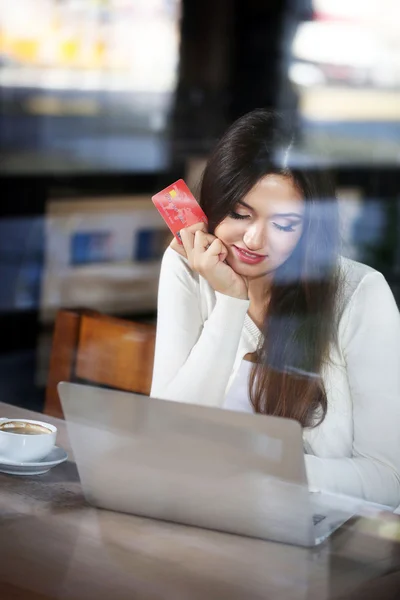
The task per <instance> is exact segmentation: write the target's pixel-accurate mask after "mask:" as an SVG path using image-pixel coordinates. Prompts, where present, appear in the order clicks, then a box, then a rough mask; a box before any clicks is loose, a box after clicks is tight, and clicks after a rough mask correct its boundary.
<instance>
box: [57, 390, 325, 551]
mask: <svg viewBox="0 0 400 600" xmlns="http://www.w3.org/2000/svg"><path fill="white" fill-rule="evenodd" d="M58 390H59V395H60V399H61V403H62V407H63V410H64V414H65V417H66V422H67V429H68V433H69V437H70V442H71V446H72V450H73V453H74V456H75V459H76V463H77V466H78V471H79V474H80V478H81V482H82V487H83V491H84V493H85V496H86V498H87V499H88V501H89V502H91V503H92V504H94V505H96V506H99V507H103V508H108V509H111V510H117V511H122V512H128V513H133V514H137V515H142V516H148V517H153V518H159V519H165V520H171V521H176V522H180V523H186V524H190V525H198V526H201V527H206V528H211V529H219V530H222V531H229V532H232V533H238V534H244V535H250V536H254V537H261V538H265V539H276V540H279V541H285V542H290V543H298V544H301V545H312V544H313V543H315V537H314V534H313V531H312V519H311V508H310V503H309V493H308V486H307V478H306V472H305V464H304V456H303V446H302V432H301V427H300V425H299V424H298V423H297V422H295V421H292V420H289V419H280V418H276V417H266V416H263V415H253V414H244V413H238V412H232V411H228V410H221V409H218V408H210V407H202V406H196V405H192V404H182V403H177V402H170V401H165V400H158V399H154V398H147V397H144V396H138V395H135V394H131V393H126V392H119V391H114V390H108V389H101V388H96V387H92V386H86V385H80V384H71V383H65V382H63V383H60V384H59V386H58Z"/></svg>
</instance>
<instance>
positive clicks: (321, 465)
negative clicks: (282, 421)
mask: <svg viewBox="0 0 400 600" xmlns="http://www.w3.org/2000/svg"><path fill="white" fill-rule="evenodd" d="M345 313H347V315H343V317H342V321H343V320H344V321H345V323H346V324H345V327H344V329H343V331H342V334H340V337H341V338H342V350H343V353H344V356H345V359H346V364H347V376H348V381H349V385H350V391H351V397H352V403H353V421H354V432H353V452H352V457H351V458H350V457H349V458H343V459H337V458H333V459H329V458H328V459H327V458H318V457H316V456H312V455H306V467H307V475H308V480H309V484H310V486H311V487H312V488H319V489H325V490H329V491H332V492H337V493H341V494H346V495H349V496H356V497H361V498H364V499H366V500H369V501H372V502H378V503H381V504H387V505H389V506H397V505H398V504H399V503H400V314H399V311H398V308H397V306H396V303H395V300H394V298H393V295H392V292H391V290H390V288H389V286H388V284H387V282H386V280H385V279H384V277H383V276H382V275H381V274H380V273H378V272H374V273H370V274H368V275H367V276H366V277H364V279H363V280H362V282H361V283H360V284H359V286H358V288H357V290H356V291H355V293H354V295H353V298H352V300H351V301H350V303H349V306H348V307H347V308H346V310H345ZM344 317H346V318H344ZM339 331H340V329H339Z"/></svg>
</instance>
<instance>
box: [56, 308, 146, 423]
mask: <svg viewBox="0 0 400 600" xmlns="http://www.w3.org/2000/svg"><path fill="white" fill-rule="evenodd" d="M154 345H155V325H147V324H144V323H134V322H131V321H126V320H124V319H117V318H114V317H109V316H106V315H103V314H101V313H98V312H95V311H90V310H80V311H75V310H59V311H58V313H57V317H56V322H55V328H54V334H53V345H52V350H51V358H50V370H49V377H48V382H47V388H46V401H45V407H44V412H45V413H46V414H48V415H52V416H55V417H63V412H62V408H61V404H60V400H59V397H58V393H57V384H58V383H59V382H60V381H74V382H81V383H92V384H94V385H103V386H107V387H111V388H115V389H118V390H125V391H129V392H136V393H139V394H146V395H149V393H150V386H151V378H152V373H153V361H154Z"/></svg>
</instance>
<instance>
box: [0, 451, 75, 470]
mask: <svg viewBox="0 0 400 600" xmlns="http://www.w3.org/2000/svg"><path fill="white" fill-rule="evenodd" d="M67 458H68V454H67V453H66V452H65V450H63V448H59V447H58V446H54V448H53V450H52V451H51V452H50V454H48V455H47V456H45V457H44V458H42V459H41V460H38V461H32V462H13V461H11V460H8V459H7V458H4V457H1V456H0V473H7V475H42V474H43V473H47V471H50V469H52V468H53V467H55V466H56V465H59V464H60V463H62V462H64V461H65V460H67Z"/></svg>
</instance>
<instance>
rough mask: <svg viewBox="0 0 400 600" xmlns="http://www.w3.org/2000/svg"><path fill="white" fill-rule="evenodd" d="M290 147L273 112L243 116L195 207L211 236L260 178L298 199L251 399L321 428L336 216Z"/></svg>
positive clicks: (320, 174)
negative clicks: (298, 219)
mask: <svg viewBox="0 0 400 600" xmlns="http://www.w3.org/2000/svg"><path fill="white" fill-rule="evenodd" d="M285 131H286V133H283V132H285ZM295 150H296V141H295V138H294V136H293V135H291V134H290V133H288V132H287V128H285V127H284V124H283V120H282V118H281V117H280V116H279V115H277V114H276V113H272V112H269V111H265V110H261V109H259V110H255V111H252V112H251V113H248V114H247V115H245V116H243V117H241V118H240V119H238V120H237V121H236V122H235V123H234V124H233V125H232V126H231V127H230V128H229V129H228V131H227V132H226V133H225V135H224V136H223V137H222V138H221V140H220V141H219V143H218V144H217V145H216V147H215V149H214V151H213V152H212V154H211V156H210V157H209V160H208V162H207V166H206V168H205V171H204V174H203V179H202V182H201V189H200V204H201V206H202V208H203V210H204V212H205V213H206V215H207V217H208V219H209V231H210V232H211V233H213V232H214V230H215V228H216V226H217V225H218V224H219V223H220V222H221V221H222V220H223V219H224V218H225V217H226V216H227V215H228V213H229V212H230V211H231V210H234V208H235V206H236V204H237V202H238V201H239V200H241V199H243V198H244V196H245V195H246V194H247V193H248V192H249V191H250V190H251V189H252V188H253V187H254V185H255V184H256V183H257V182H258V181H259V180H260V179H261V178H262V177H264V176H265V175H268V174H271V173H273V174H279V175H285V176H288V177H291V178H292V181H293V182H294V184H295V185H296V186H297V188H298V189H299V191H300V192H301V194H302V196H303V198H304V201H305V218H304V224H303V233H302V236H301V238H300V241H299V243H298V245H297V246H296V248H295V250H294V251H293V253H292V255H291V256H290V257H289V258H288V259H287V260H286V262H285V263H284V264H283V265H282V266H281V267H279V269H277V271H276V272H275V274H274V279H273V283H272V287H271V288H270V290H269V293H270V299H269V303H268V306H267V308H266V314H265V321H264V327H263V336H262V339H261V343H260V346H259V348H258V352H257V361H256V363H255V365H254V367H253V369H252V372H251V377H250V387H249V394H250V400H251V402H252V404H253V406H254V409H255V411H256V412H258V413H263V414H268V415H276V416H282V417H288V418H293V419H296V420H297V421H299V422H300V423H301V424H302V425H303V426H304V427H310V426H315V425H317V424H319V423H321V422H322V420H323V419H324V418H325V415H326V412H327V397H326V391H325V389H324V385H323V381H322V377H321V371H322V369H323V366H324V364H325V363H326V362H327V361H328V360H329V349H330V345H331V343H332V342H333V343H334V342H335V341H336V336H335V331H336V325H335V315H336V310H335V309H336V301H337V296H338V292H339V275H338V273H339V271H338V240H339V234H338V214H337V203H336V200H335V194H334V189H333V185H332V183H331V180H330V177H329V176H328V174H327V172H326V170H325V169H320V168H314V169H310V168H307V169H301V168H296V167H294V166H293V165H292V166H291V165H290V163H291V162H292V163H293V156H294V152H295Z"/></svg>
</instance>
